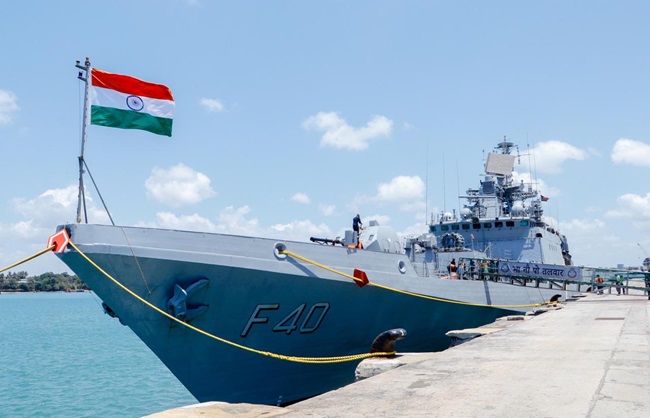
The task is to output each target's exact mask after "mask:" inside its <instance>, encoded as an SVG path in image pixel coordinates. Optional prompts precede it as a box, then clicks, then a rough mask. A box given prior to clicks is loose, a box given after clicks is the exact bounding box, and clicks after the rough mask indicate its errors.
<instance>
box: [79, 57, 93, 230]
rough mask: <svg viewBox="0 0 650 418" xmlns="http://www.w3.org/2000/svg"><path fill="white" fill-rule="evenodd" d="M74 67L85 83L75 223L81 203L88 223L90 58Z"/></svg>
mask: <svg viewBox="0 0 650 418" xmlns="http://www.w3.org/2000/svg"><path fill="white" fill-rule="evenodd" d="M75 67H77V68H79V69H80V70H81V71H79V74H78V75H77V78H78V79H79V80H81V81H83V82H84V83H85V85H86V86H85V89H84V112H83V123H82V125H81V151H80V152H79V195H78V197H77V223H81V206H82V203H83V210H84V220H85V222H86V223H88V213H87V212H86V196H85V194H84V177H83V175H84V150H85V147H86V128H87V127H88V93H89V91H90V83H89V82H88V77H90V76H91V71H90V69H91V67H90V58H88V57H86V61H85V62H84V65H81V63H80V61H77V64H76V65H75Z"/></svg>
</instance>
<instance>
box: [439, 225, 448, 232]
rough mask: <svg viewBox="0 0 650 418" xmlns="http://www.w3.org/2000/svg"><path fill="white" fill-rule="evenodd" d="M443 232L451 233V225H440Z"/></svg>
mask: <svg viewBox="0 0 650 418" xmlns="http://www.w3.org/2000/svg"><path fill="white" fill-rule="evenodd" d="M440 230H441V231H449V225H440Z"/></svg>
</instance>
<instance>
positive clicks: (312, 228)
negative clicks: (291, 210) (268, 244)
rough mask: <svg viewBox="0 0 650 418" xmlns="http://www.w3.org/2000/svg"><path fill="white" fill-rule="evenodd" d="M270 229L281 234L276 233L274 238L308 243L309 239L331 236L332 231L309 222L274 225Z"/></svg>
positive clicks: (325, 226)
mask: <svg viewBox="0 0 650 418" xmlns="http://www.w3.org/2000/svg"><path fill="white" fill-rule="evenodd" d="M271 229H272V230H273V231H277V232H278V233H281V234H277V233H276V234H275V236H282V238H285V239H290V240H294V241H308V240H309V238H310V237H318V238H324V237H329V236H331V235H332V231H331V230H330V228H329V227H328V226H327V225H325V224H319V225H316V224H314V223H313V222H312V221H310V220H303V221H293V222H289V223H286V224H275V225H272V226H271Z"/></svg>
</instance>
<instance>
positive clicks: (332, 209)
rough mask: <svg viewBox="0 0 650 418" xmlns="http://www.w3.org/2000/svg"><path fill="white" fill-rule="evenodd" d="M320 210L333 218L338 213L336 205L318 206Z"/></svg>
mask: <svg viewBox="0 0 650 418" xmlns="http://www.w3.org/2000/svg"><path fill="white" fill-rule="evenodd" d="M318 209H319V210H320V213H322V214H323V215H325V216H332V215H334V213H336V205H326V204H320V205H318Z"/></svg>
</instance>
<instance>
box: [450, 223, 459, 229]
mask: <svg viewBox="0 0 650 418" xmlns="http://www.w3.org/2000/svg"><path fill="white" fill-rule="evenodd" d="M459 229H460V227H459V226H458V224H453V225H452V226H451V230H452V231H458V230H459Z"/></svg>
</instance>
